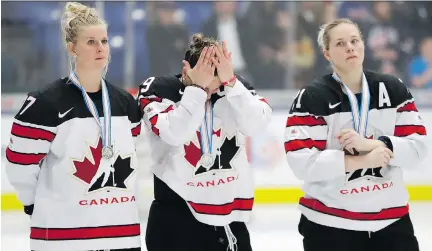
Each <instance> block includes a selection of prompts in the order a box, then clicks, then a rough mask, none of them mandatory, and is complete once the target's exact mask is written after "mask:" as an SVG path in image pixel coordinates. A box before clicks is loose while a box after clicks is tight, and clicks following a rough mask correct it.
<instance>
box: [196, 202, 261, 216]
mask: <svg viewBox="0 0 432 251" xmlns="http://www.w3.org/2000/svg"><path fill="white" fill-rule="evenodd" d="M188 203H189V205H190V206H191V207H192V208H193V209H194V210H195V212H197V213H199V214H212V215H228V214H230V213H231V212H232V211H234V210H244V211H247V210H252V207H253V203H254V199H234V201H233V202H231V203H227V204H223V205H211V204H198V203H194V202H192V201H189V202H188Z"/></svg>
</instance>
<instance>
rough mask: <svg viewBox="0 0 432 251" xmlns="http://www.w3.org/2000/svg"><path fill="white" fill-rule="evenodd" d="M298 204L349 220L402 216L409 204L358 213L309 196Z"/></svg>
mask: <svg viewBox="0 0 432 251" xmlns="http://www.w3.org/2000/svg"><path fill="white" fill-rule="evenodd" d="M300 205H302V206H304V207H307V208H309V209H311V210H314V211H317V212H321V213H324V214H328V215H332V216H336V217H340V218H345V219H350V220H391V219H398V218H402V217H403V216H405V215H406V214H407V213H408V210H409V206H408V205H406V206H402V207H394V208H387V209H383V210H381V211H380V212H378V213H358V212H351V211H347V210H344V209H339V208H333V207H327V206H326V205H324V204H323V203H322V202H321V201H319V200H316V199H311V198H304V197H302V198H300Z"/></svg>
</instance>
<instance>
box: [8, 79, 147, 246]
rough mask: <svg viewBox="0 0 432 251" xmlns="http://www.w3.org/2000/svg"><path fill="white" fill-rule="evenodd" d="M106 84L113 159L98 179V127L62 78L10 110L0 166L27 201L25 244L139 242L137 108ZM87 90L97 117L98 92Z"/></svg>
mask: <svg viewBox="0 0 432 251" xmlns="http://www.w3.org/2000/svg"><path fill="white" fill-rule="evenodd" d="M107 89H108V93H109V96H110V105H111V114H112V117H111V127H112V133H111V137H112V140H113V144H114V157H113V158H114V159H113V164H112V169H111V172H110V175H109V177H108V181H107V182H106V184H105V185H102V184H103V183H102V180H103V178H104V176H105V174H102V176H98V174H99V171H100V170H99V171H98V168H99V163H100V162H101V155H102V153H101V149H102V141H101V137H100V129H99V126H98V124H97V123H96V121H95V119H94V117H93V116H92V114H91V113H90V112H89V110H88V109H87V107H86V105H85V103H84V99H83V96H82V94H81V91H80V90H79V89H78V88H77V87H75V86H74V85H72V84H70V83H68V78H63V79H60V80H57V81H55V82H54V83H52V84H50V85H49V86H47V87H46V88H45V89H44V90H41V91H38V92H34V93H29V95H28V98H27V100H26V101H25V102H24V104H23V106H22V108H21V109H20V111H19V112H18V114H17V115H16V117H15V120H14V123H13V126H12V132H11V134H12V136H11V139H10V143H9V146H8V147H7V150H6V159H7V164H6V171H7V175H8V178H9V181H10V183H11V184H12V186H13V187H14V188H15V189H16V191H17V194H18V199H19V200H20V201H21V202H22V203H23V204H24V205H25V208H26V209H28V208H32V207H33V205H34V210H33V212H31V211H32V210H27V213H29V214H31V213H32V216H31V231H30V239H31V241H30V246H31V249H32V250H37V251H59V250H64V251H72V250H80V251H82V250H100V249H111V248H115V249H119V248H133V247H141V238H140V221H139V215H138V206H137V204H136V198H135V194H136V193H135V192H136V191H135V180H136V168H137V162H136V154H135V142H134V141H135V138H136V137H137V136H138V135H139V133H140V130H141V125H140V120H141V117H140V111H139V107H138V106H137V103H136V101H135V99H134V98H133V97H132V96H131V95H130V94H129V93H127V92H126V91H124V90H121V89H119V88H117V87H115V86H113V85H110V84H109V83H107ZM89 96H90V98H91V99H92V100H93V102H94V103H95V105H96V107H97V110H98V113H99V114H100V115H101V116H102V114H103V109H102V94H101V91H99V92H96V93H89ZM102 121H103V119H102ZM102 123H103V122H102ZM94 177H96V178H94ZM97 177H99V178H97Z"/></svg>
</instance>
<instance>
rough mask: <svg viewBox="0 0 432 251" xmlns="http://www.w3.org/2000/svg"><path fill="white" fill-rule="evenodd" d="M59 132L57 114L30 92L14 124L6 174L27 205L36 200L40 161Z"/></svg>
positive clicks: (19, 197) (7, 155)
mask: <svg viewBox="0 0 432 251" xmlns="http://www.w3.org/2000/svg"><path fill="white" fill-rule="evenodd" d="M56 133H57V114H55V112H54V111H53V109H52V106H50V105H49V104H48V103H47V102H46V101H45V100H43V99H42V98H40V97H38V96H37V95H32V94H29V96H28V97H27V99H26V101H25V102H24V104H23V105H22V107H21V109H20V111H19V112H18V113H17V115H16V116H15V119H14V122H13V124H12V130H11V137H10V141H9V145H8V147H7V148H6V173H7V177H8V179H9V182H10V183H11V185H12V186H13V187H14V188H15V190H16V191H17V194H18V199H19V200H20V201H21V203H23V204H24V206H29V205H32V204H33V203H34V198H35V193H36V185H37V180H38V176H39V171H40V163H41V161H43V159H44V158H45V156H46V155H47V154H48V153H49V151H50V147H51V142H52V141H53V140H54V138H55V136H56Z"/></svg>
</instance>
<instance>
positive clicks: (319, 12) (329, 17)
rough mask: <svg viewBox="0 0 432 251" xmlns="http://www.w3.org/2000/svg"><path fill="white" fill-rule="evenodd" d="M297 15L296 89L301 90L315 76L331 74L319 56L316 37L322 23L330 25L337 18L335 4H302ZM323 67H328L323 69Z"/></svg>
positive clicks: (328, 67)
mask: <svg viewBox="0 0 432 251" xmlns="http://www.w3.org/2000/svg"><path fill="white" fill-rule="evenodd" d="M299 4H300V7H299V8H300V11H299V14H298V15H297V27H296V38H295V40H296V44H295V46H296V51H295V54H294V55H295V56H294V58H293V60H294V66H295V75H294V78H295V80H294V82H295V83H294V87H295V88H296V89H300V88H302V87H303V86H305V85H306V83H310V82H311V81H312V79H313V78H314V77H315V76H319V75H322V74H326V73H329V72H331V68H330V66H327V65H328V64H327V62H326V61H325V59H324V58H323V57H321V56H320V55H319V51H317V50H316V48H318V43H317V42H316V41H315V39H314V36H315V34H316V31H317V30H318V29H319V27H320V25H321V24H322V23H328V22H331V21H333V20H334V19H336V18H337V15H336V7H335V4H333V3H329V2H326V3H322V2H301V3H299ZM323 65H326V66H325V67H323Z"/></svg>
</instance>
